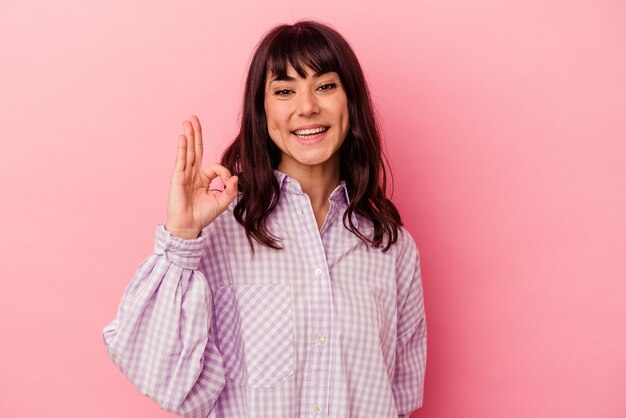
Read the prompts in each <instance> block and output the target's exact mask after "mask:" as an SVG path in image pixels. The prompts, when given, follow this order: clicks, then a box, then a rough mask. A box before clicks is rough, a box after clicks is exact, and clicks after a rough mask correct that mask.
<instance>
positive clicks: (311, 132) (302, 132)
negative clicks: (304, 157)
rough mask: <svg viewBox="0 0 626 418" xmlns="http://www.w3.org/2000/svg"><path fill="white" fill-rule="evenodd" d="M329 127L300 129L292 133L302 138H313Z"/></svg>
mask: <svg viewBox="0 0 626 418" xmlns="http://www.w3.org/2000/svg"><path fill="white" fill-rule="evenodd" d="M328 129H329V127H328V126H324V127H320V128H314V129H299V130H297V131H292V132H291V133H292V134H294V135H295V136H297V137H298V138H302V139H313V138H317V137H318V136H320V135H322V134H323V133H325V132H326V131H327V130H328Z"/></svg>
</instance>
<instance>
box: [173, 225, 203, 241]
mask: <svg viewBox="0 0 626 418" xmlns="http://www.w3.org/2000/svg"><path fill="white" fill-rule="evenodd" d="M163 228H164V229H165V230H166V231H167V232H169V233H170V234H172V236H173V237H176V238H180V239H197V238H198V237H199V236H200V232H202V231H199V230H197V229H193V228H186V229H185V228H169V227H168V226H167V225H163Z"/></svg>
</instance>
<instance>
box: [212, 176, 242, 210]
mask: <svg viewBox="0 0 626 418" xmlns="http://www.w3.org/2000/svg"><path fill="white" fill-rule="evenodd" d="M238 180H239V177H237V176H232V177H230V178H229V179H228V180H226V184H225V185H226V187H225V188H224V190H223V191H222V193H220V195H219V196H218V197H217V198H218V200H219V201H220V204H223V205H224V206H225V207H226V206H228V205H229V204H230V202H232V201H233V199H234V198H235V197H236V196H237V192H238V190H237V182H238Z"/></svg>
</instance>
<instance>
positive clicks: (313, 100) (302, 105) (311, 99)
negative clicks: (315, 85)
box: [298, 90, 320, 116]
mask: <svg viewBox="0 0 626 418" xmlns="http://www.w3.org/2000/svg"><path fill="white" fill-rule="evenodd" d="M299 96H300V98H299V101H298V113H299V114H300V116H311V115H315V114H317V113H319V111H320V109H319V105H318V103H317V97H315V93H313V92H311V91H308V90H306V91H303V92H302V93H300V94H299Z"/></svg>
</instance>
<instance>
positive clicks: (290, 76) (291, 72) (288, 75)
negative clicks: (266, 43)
mask: <svg viewBox="0 0 626 418" xmlns="http://www.w3.org/2000/svg"><path fill="white" fill-rule="evenodd" d="M302 69H303V70H304V72H305V75H304V77H302V76H301V75H300V74H299V72H298V71H297V70H296V69H295V68H294V67H293V66H292V65H291V64H288V65H287V66H286V68H285V72H284V74H275V73H273V72H272V70H271V69H270V68H268V69H267V72H266V80H267V83H268V84H269V83H272V82H274V81H294V80H296V79H297V78H304V79H307V78H309V77H313V78H319V77H321V76H323V75H325V74H329V73H333V72H332V71H314V70H313V69H312V68H311V67H309V66H308V65H306V64H302Z"/></svg>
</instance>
